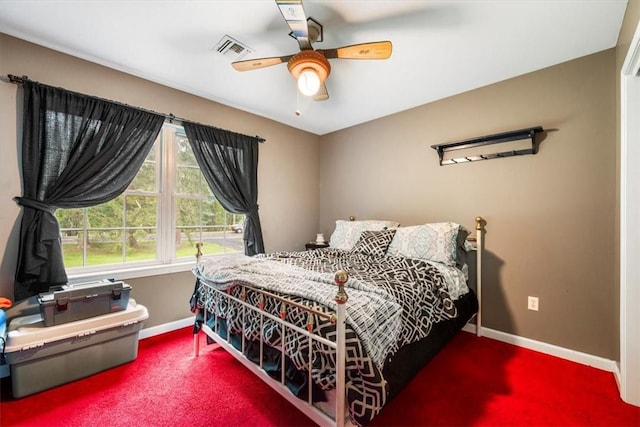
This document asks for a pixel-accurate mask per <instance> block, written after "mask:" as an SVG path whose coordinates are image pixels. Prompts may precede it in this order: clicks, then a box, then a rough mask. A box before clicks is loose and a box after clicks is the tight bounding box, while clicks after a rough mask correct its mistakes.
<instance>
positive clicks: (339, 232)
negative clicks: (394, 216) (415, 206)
mask: <svg viewBox="0 0 640 427" xmlns="http://www.w3.org/2000/svg"><path fill="white" fill-rule="evenodd" d="M398 225H400V223H398V222H394V221H379V220H366V221H345V220H340V219H339V220H337V221H336V228H335V230H333V233H332V234H331V237H330V238H329V247H331V248H334V249H342V250H344V251H350V250H351V249H353V247H354V246H355V244H356V243H357V242H358V240H359V239H360V234H361V233H362V232H363V231H380V230H383V229H384V228H393V227H397V226H398Z"/></svg>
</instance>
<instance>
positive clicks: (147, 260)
mask: <svg viewBox="0 0 640 427" xmlns="http://www.w3.org/2000/svg"><path fill="white" fill-rule="evenodd" d="M56 217H57V218H58V221H59V222H60V231H61V237H62V250H63V255H64V262H65V267H66V268H67V270H68V271H70V272H71V273H80V272H84V271H92V270H101V271H104V270H116V269H118V268H122V266H123V265H126V267H134V266H149V265H158V264H171V263H175V262H179V261H181V260H182V261H184V260H191V259H193V256H194V254H195V243H196V242H199V241H202V242H204V243H205V249H204V250H205V252H206V253H225V252H241V251H243V249H244V246H243V244H244V242H243V240H242V231H243V226H242V224H243V221H244V216H243V215H237V214H232V213H229V212H226V211H225V210H224V208H223V207H222V206H221V205H220V202H218V201H217V200H216V198H215V197H214V195H213V193H212V192H211V190H210V189H209V186H208V185H207V183H206V181H205V179H204V176H203V175H202V172H201V171H200V168H199V167H198V164H197V163H196V159H195V157H194V155H193V151H192V150H191V146H190V145H189V142H188V140H187V138H186V135H185V133H184V130H183V129H182V127H180V126H176V125H172V124H165V125H164V126H163V128H162V131H161V133H160V135H159V136H158V139H157V140H156V142H155V144H154V147H153V149H152V150H151V151H150V152H149V154H148V156H147V158H146V159H145V162H144V164H143V165H142V167H141V168H140V171H139V172H138V174H137V175H136V177H135V179H134V180H133V181H132V182H131V184H130V185H129V187H128V188H127V190H126V191H125V192H124V193H123V194H121V195H120V196H118V197H117V198H115V199H113V200H111V201H110V202H107V203H104V204H101V205H98V206H92V207H89V208H81V209H58V211H56Z"/></svg>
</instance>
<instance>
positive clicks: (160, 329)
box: [138, 316, 193, 340]
mask: <svg viewBox="0 0 640 427" xmlns="http://www.w3.org/2000/svg"><path fill="white" fill-rule="evenodd" d="M191 325H193V316H191V317H187V318H186V319H180V320H176V321H174V322H169V323H163V324H162V325H158V326H153V327H151V328H144V329H142V330H141V331H140V332H139V333H138V338H139V339H141V340H142V339H145V338H150V337H153V336H156V335H160V334H165V333H167V332H171V331H175V330H176V329H181V328H186V327H187V326H191Z"/></svg>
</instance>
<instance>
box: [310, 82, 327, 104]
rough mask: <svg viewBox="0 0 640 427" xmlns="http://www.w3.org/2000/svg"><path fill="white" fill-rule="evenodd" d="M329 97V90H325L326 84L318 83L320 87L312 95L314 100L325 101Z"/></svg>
mask: <svg viewBox="0 0 640 427" xmlns="http://www.w3.org/2000/svg"><path fill="white" fill-rule="evenodd" d="M327 99H329V92H327V85H326V84H324V83H322V84H321V85H320V89H318V93H316V94H315V95H313V100H314V101H326V100H327Z"/></svg>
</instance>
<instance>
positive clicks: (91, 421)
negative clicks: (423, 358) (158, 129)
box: [0, 328, 640, 427]
mask: <svg viewBox="0 0 640 427" xmlns="http://www.w3.org/2000/svg"><path fill="white" fill-rule="evenodd" d="M191 338H192V336H191V333H190V328H185V329H181V330H179V331H175V332H171V333H168V334H164V335H161V336H157V337H153V338H148V339H145V340H142V341H140V349H139V355H138V358H137V360H136V361H134V362H132V363H127V364H125V365H122V366H119V367H117V368H113V369H110V370H108V371H105V372H102V373H100V374H97V375H94V376H92V377H89V378H85V379H83V380H80V381H76V382H73V383H70V384H66V385H63V386H60V387H57V388H55V389H52V390H47V391H44V392H41V393H38V394H35V395H32V396H28V397H25V398H22V399H16V400H14V399H13V398H12V397H11V390H10V388H11V382H10V378H4V379H3V380H2V403H1V404H0V419H1V424H2V426H65V427H67V426H95V425H98V426H104V427H107V426H109V427H111V426H140V427H143V426H144V427H147V426H247V427H248V426H303V425H311V422H310V421H309V419H308V418H306V417H305V416H304V415H303V414H301V413H300V412H298V411H297V410H296V409H295V408H293V407H292V406H291V405H290V404H289V403H288V402H287V401H286V400H284V399H283V398H281V397H279V396H278V395H277V394H276V393H275V392H274V391H273V390H272V389H271V388H270V387H268V386H266V385H264V384H263V383H262V382H261V381H259V380H258V379H256V378H255V377H254V376H253V375H252V374H251V373H250V372H249V371H248V370H247V369H246V368H245V367H243V366H242V365H241V364H240V363H238V362H237V361H235V359H233V357H231V356H229V355H228V354H227V353H226V352H225V351H224V350H222V349H219V348H215V347H213V346H203V347H202V352H201V355H200V357H198V358H194V357H192V356H191V351H192V346H191V343H192V341H191ZM373 425H375V426H426V425H433V426H445V425H446V426H629V427H637V426H639V425H640V408H637V407H634V406H631V405H627V404H625V403H624V402H622V401H621V400H620V397H619V395H618V390H617V387H616V384H615V380H614V378H613V375H612V374H611V373H608V372H603V371H600V370H597V369H593V368H589V367H585V366H582V365H578V364H574V363H571V362H567V361H564V360H561V359H557V358H553V357H550V356H546V355H543V354H540V353H536V352H533V351H529V350H524V349H521V348H517V347H514V346H511V345H508V344H504V343H501V342H498V341H494V340H490V339H486V338H477V337H475V336H473V335H471V334H468V333H460V334H459V335H458V336H457V337H456V338H455V339H454V340H453V341H452V343H450V344H449V346H447V348H446V349H445V350H443V352H441V353H440V354H439V355H438V356H437V357H436V358H435V359H434V360H433V361H432V363H431V364H430V365H429V366H428V367H427V368H425V369H423V370H422V371H421V372H420V374H419V375H418V377H416V378H415V380H414V381H413V382H412V383H411V384H410V385H409V386H408V388H407V389H406V390H405V391H403V393H401V394H400V396H398V398H397V399H395V400H394V401H393V402H391V403H390V404H389V405H388V406H387V408H385V410H384V411H383V413H382V414H381V415H380V416H379V417H378V418H377V419H376V420H375V422H374V423H373Z"/></svg>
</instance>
